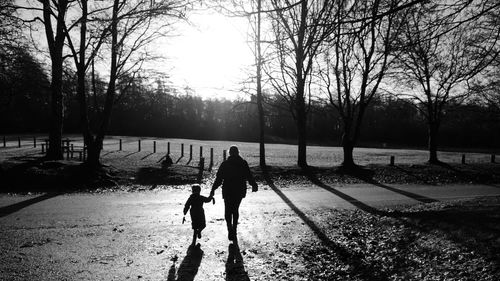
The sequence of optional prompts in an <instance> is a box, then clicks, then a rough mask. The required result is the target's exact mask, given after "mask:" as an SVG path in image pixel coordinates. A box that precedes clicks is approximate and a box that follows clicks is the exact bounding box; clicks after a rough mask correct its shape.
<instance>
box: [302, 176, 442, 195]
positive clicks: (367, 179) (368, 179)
mask: <svg viewBox="0 0 500 281" xmlns="http://www.w3.org/2000/svg"><path fill="white" fill-rule="evenodd" d="M341 171H342V173H344V174H348V175H350V176H352V177H355V178H357V179H359V180H362V181H364V182H366V183H369V184H373V185H375V186H378V187H381V188H384V189H387V190H390V191H392V192H396V193H399V194H401V195H404V196H406V197H409V198H411V199H415V200H417V201H420V202H422V203H433V202H439V200H436V199H434V198H430V197H426V196H423V195H420V194H415V193H412V192H409V191H406V190H402V189H399V188H394V187H391V186H388V185H385V184H382V183H380V182H378V181H376V180H375V179H373V172H372V171H370V170H367V169H363V168H361V167H358V168H354V169H343V170H341ZM307 177H308V178H309V180H310V181H311V182H312V183H314V184H315V185H317V186H319V187H322V188H324V189H327V190H329V191H331V189H332V188H331V187H329V186H327V185H326V184H324V183H322V182H321V181H320V180H319V179H318V178H317V177H316V176H315V175H314V174H313V173H312V172H311V171H309V172H308V173H307Z"/></svg>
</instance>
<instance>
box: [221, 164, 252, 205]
mask: <svg viewBox="0 0 500 281" xmlns="http://www.w3.org/2000/svg"><path fill="white" fill-rule="evenodd" d="M247 181H248V183H250V185H252V186H256V185H257V183H256V182H255V179H254V178H253V176H252V173H251V172H250V168H249V167H248V163H247V161H245V160H243V158H241V157H240V156H239V155H231V156H229V157H228V158H227V160H226V161H224V162H222V164H221V165H220V167H219V170H218V171H217V176H216V178H215V182H214V184H213V186H212V191H214V190H216V189H217V188H218V187H219V186H220V185H222V197H223V198H224V199H240V198H244V197H245V196H246V194H247Z"/></svg>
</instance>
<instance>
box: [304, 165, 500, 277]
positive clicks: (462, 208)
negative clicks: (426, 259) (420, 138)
mask: <svg viewBox="0 0 500 281" xmlns="http://www.w3.org/2000/svg"><path fill="white" fill-rule="evenodd" d="M355 174H357V176H358V177H359V178H360V179H363V180H364V181H365V182H367V183H371V184H374V185H376V186H379V187H382V188H385V189H388V190H391V191H394V192H397V193H400V194H402V195H405V196H408V197H410V198H413V199H415V200H418V201H420V202H422V203H433V204H431V206H432V207H426V206H427V204H425V205H416V206H415V207H414V209H413V210H412V209H410V210H408V209H407V210H404V211H398V210H395V211H385V210H378V209H376V208H373V207H371V206H368V205H367V204H365V203H363V202H361V201H359V200H357V199H355V198H353V197H351V196H349V195H347V194H344V193H342V192H341V191H339V190H337V189H335V188H333V187H330V186H328V185H326V184H324V183H323V182H321V181H320V180H319V179H318V178H317V177H316V176H315V175H314V174H313V173H309V174H308V177H309V180H310V181H311V182H312V183H313V184H315V185H316V186H318V187H321V188H323V189H325V190H327V191H329V192H331V193H333V194H335V195H337V196H338V197H340V198H342V199H344V200H346V201H348V202H350V203H351V204H353V205H354V206H356V207H357V208H358V209H360V210H363V211H365V212H367V213H369V214H372V215H376V216H384V217H388V218H392V219H395V220H396V223H397V224H400V225H403V226H404V227H406V228H407V229H408V230H411V231H415V232H416V233H420V234H419V235H431V236H433V237H434V238H436V239H438V240H439V239H443V241H450V242H451V243H452V244H456V245H460V247H462V248H465V249H468V251H469V252H475V253H478V254H479V255H480V256H481V257H483V258H486V259H487V260H495V262H496V264H497V265H498V266H499V268H498V270H499V271H500V239H499V238H498V237H500V205H499V204H496V205H495V204H494V205H491V206H485V205H483V204H482V203H481V200H480V199H479V202H477V201H472V202H474V203H473V205H467V204H466V203H464V204H463V205H462V204H460V203H455V205H453V204H452V203H451V202H448V203H446V202H440V201H438V200H435V199H432V198H428V197H424V196H420V195H418V194H414V193H411V192H407V191H402V190H400V189H395V188H392V187H389V186H386V185H383V184H380V183H378V182H376V181H373V180H372V179H371V178H369V177H368V176H369V172H366V173H364V174H363V172H361V173H359V171H358V172H356V173H355ZM499 201H500V199H499ZM499 203H500V202H499ZM407 242H408V241H407ZM400 246H401V248H400V250H404V249H405V248H406V246H405V245H400ZM441 250H442V249H441Z"/></svg>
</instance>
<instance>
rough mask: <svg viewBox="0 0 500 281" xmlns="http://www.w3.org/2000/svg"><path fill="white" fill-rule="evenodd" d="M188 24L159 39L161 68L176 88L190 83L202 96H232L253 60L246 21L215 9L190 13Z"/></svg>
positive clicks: (229, 97)
mask: <svg viewBox="0 0 500 281" xmlns="http://www.w3.org/2000/svg"><path fill="white" fill-rule="evenodd" d="M189 20H190V22H191V23H192V24H191V25H189V24H183V25H182V26H180V27H179V29H178V30H176V31H175V32H176V33H177V34H178V36H176V37H170V38H167V39H165V42H164V43H163V42H162V45H163V46H164V47H163V48H162V55H163V56H165V57H167V58H168V59H167V61H166V65H165V67H164V68H163V69H162V70H163V71H165V72H166V73H167V74H169V76H170V80H171V81H172V82H173V84H174V85H176V86H177V87H180V88H183V87H184V86H189V87H191V88H192V89H194V90H195V92H196V94H197V95H201V96H202V97H204V98H211V97H216V98H227V99H235V98H237V97H238V95H239V96H244V94H242V93H239V92H237V90H238V89H239V88H240V85H239V83H241V82H242V81H244V80H245V79H247V77H246V75H247V74H245V73H248V72H245V69H247V70H248V69H249V68H250V67H251V66H252V64H253V63H254V59H253V55H252V51H251V49H250V48H249V45H248V43H247V38H248V37H247V20H246V19H245V18H234V17H226V16H224V15H221V14H217V13H215V12H212V13H209V12H204V13H203V14H201V13H198V14H193V15H191V16H190V18H189Z"/></svg>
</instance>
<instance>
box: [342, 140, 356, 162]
mask: <svg viewBox="0 0 500 281" xmlns="http://www.w3.org/2000/svg"><path fill="white" fill-rule="evenodd" d="M342 149H343V151H344V161H343V162H342V166H343V167H346V168H352V167H355V166H356V164H354V157H353V150H354V142H353V141H352V140H351V139H350V137H349V132H344V134H343V135H342Z"/></svg>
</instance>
